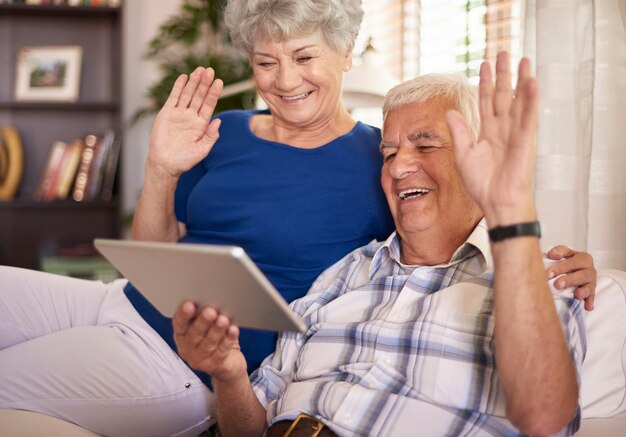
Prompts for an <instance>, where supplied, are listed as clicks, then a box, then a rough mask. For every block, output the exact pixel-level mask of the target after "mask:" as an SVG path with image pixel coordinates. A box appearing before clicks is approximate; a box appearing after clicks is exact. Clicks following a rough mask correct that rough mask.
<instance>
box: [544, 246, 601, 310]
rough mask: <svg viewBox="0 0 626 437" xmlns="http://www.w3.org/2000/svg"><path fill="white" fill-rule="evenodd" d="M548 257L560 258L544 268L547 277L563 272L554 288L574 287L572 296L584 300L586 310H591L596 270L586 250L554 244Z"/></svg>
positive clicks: (594, 294) (594, 293)
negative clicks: (576, 249) (581, 250)
mask: <svg viewBox="0 0 626 437" xmlns="http://www.w3.org/2000/svg"><path fill="white" fill-rule="evenodd" d="M548 258H550V259H554V260H562V261H560V262H558V263H556V264H553V265H552V266H550V267H549V268H548V269H547V270H546V272H547V274H548V278H549V279H552V278H555V277H557V276H559V275H562V274H565V276H563V277H562V278H559V280H558V281H557V282H556V283H555V284H554V285H555V286H556V288H558V289H559V290H564V289H566V288H568V287H576V290H575V291H574V297H576V299H584V300H585V309H586V310H587V311H591V310H593V301H594V299H595V297H596V282H597V280H598V272H597V271H596V268H595V266H594V264H593V258H592V256H591V255H590V254H588V253H587V252H577V251H575V250H572V249H570V248H568V247H566V246H555V247H553V248H552V249H550V251H549V252H548Z"/></svg>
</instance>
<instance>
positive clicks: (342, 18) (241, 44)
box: [224, 0, 363, 54]
mask: <svg viewBox="0 0 626 437" xmlns="http://www.w3.org/2000/svg"><path fill="white" fill-rule="evenodd" d="M362 19H363V9H362V8H361V0H229V1H228V4H227V5H226V10H225V11H224V21H225V23H226V25H227V26H228V28H229V30H230V37H231V39H232V41H233V44H234V45H235V47H237V48H238V49H240V50H243V51H244V52H245V53H246V54H249V53H251V52H252V50H253V48H254V44H255V42H257V41H259V40H263V39H266V38H270V39H271V40H273V41H286V40H289V39H292V38H300V37H303V36H307V35H310V34H312V33H314V32H315V31H317V30H321V32H322V35H323V37H324V39H325V41H326V43H327V44H328V45H330V46H331V47H332V48H334V49H335V50H337V51H338V52H340V53H343V52H346V51H348V50H350V49H351V47H352V46H354V40H355V39H356V36H357V34H358V33H359V27H360V26H361V20H362Z"/></svg>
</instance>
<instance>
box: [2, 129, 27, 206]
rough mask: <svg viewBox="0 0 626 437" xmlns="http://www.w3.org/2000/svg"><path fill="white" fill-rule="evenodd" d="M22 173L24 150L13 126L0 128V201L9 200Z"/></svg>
mask: <svg viewBox="0 0 626 437" xmlns="http://www.w3.org/2000/svg"><path fill="white" fill-rule="evenodd" d="M23 173H24V150H23V147H22V141H21V140H20V135H19V133H18V132H17V129H16V128H15V127H14V126H3V127H0V201H1V200H11V199H13V198H14V197H15V195H16V194H17V190H18V188H19V186H20V182H21V180H22V175H23Z"/></svg>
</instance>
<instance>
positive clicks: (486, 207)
mask: <svg viewBox="0 0 626 437" xmlns="http://www.w3.org/2000/svg"><path fill="white" fill-rule="evenodd" d="M518 74H519V75H518V82H517V88H516V91H515V98H513V93H512V89H511V72H510V67H509V55H508V53H506V52H501V53H499V54H498V59H497V61H496V83H495V88H494V85H493V81H492V76H491V68H490V66H489V64H488V63H487V62H484V63H483V64H482V65H481V68H480V84H479V109H480V119H481V126H480V134H479V138H478V141H477V142H476V143H474V142H473V140H472V137H471V133H470V130H469V128H468V126H467V123H466V122H465V120H464V119H463V117H462V116H461V115H460V114H459V113H458V112H456V111H449V112H448V113H447V114H446V121H447V123H448V127H449V129H450V132H451V133H452V137H453V141H454V146H455V156H456V162H457V166H458V168H459V171H460V173H461V176H462V178H463V181H464V182H465V185H466V188H467V190H468V192H469V193H470V194H471V195H472V197H473V198H474V200H476V202H477V203H478V204H479V205H480V207H481V208H482V210H483V212H484V214H485V217H486V218H487V221H488V222H489V226H490V227H495V226H498V225H506V224H511V223H518V222H519V218H520V217H521V216H528V218H529V219H530V220H534V214H535V212H534V204H533V200H532V170H533V165H534V154H535V134H536V126H537V117H538V114H537V113H538V92H537V84H536V80H535V78H533V77H532V76H531V75H530V62H529V61H528V59H526V58H524V59H522V60H521V61H520V64H519V72H518ZM507 221H508V223H507Z"/></svg>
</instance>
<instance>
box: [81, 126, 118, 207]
mask: <svg viewBox="0 0 626 437" xmlns="http://www.w3.org/2000/svg"><path fill="white" fill-rule="evenodd" d="M114 138H115V134H114V132H113V131H112V130H108V131H107V132H106V133H105V134H104V135H102V136H101V137H98V142H97V144H96V148H95V153H94V156H93V160H92V162H91V167H90V168H89V177H88V179H87V187H86V188H85V196H84V197H85V200H94V199H97V198H99V197H100V190H101V189H102V180H103V178H104V169H105V165H106V161H107V159H108V157H109V154H110V152H111V146H112V144H113V139H114Z"/></svg>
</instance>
